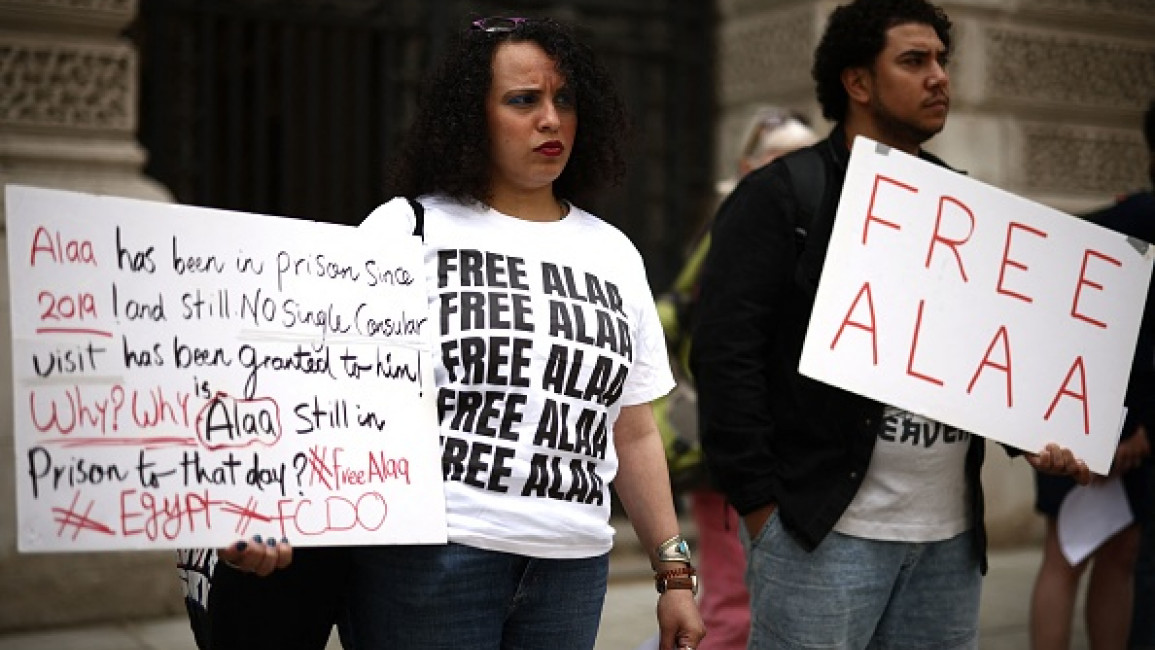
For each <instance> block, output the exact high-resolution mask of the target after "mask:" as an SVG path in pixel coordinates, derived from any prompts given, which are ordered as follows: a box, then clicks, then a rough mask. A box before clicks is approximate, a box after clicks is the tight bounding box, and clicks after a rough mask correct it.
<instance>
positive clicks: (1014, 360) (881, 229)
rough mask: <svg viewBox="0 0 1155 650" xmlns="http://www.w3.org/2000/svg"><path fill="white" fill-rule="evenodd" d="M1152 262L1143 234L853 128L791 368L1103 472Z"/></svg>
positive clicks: (1109, 459) (1117, 421) (1116, 432)
mask: <svg viewBox="0 0 1155 650" xmlns="http://www.w3.org/2000/svg"><path fill="white" fill-rule="evenodd" d="M1151 262H1152V253H1151V250H1150V248H1149V246H1148V245H1147V244H1146V243H1144V242H1138V241H1134V240H1128V238H1126V237H1124V236H1122V235H1119V234H1117V233H1114V232H1111V231H1109V230H1107V229H1104V228H1101V227H1099V226H1096V225H1094V224H1091V223H1088V222H1085V221H1082V220H1080V219H1077V218H1075V217H1072V216H1069V215H1066V214H1063V213H1061V212H1058V211H1056V210H1052V209H1050V208H1047V207H1046V206H1043V205H1039V204H1036V203H1033V202H1031V201H1028V200H1026V199H1023V198H1021V197H1017V196H1014V195H1012V194H1009V193H1007V192H1004V191H1002V190H999V189H997V188H993V187H990V186H988V185H984V184H983V183H980V182H978V181H975V180H972V179H969V178H967V177H966V176H964V175H961V174H957V173H955V172H952V171H949V170H946V169H943V168H940V167H937V166H935V165H931V164H929V163H926V162H923V161H921V160H919V159H918V158H915V157H913V156H909V155H906V154H904V153H902V152H899V151H895V150H893V149H889V148H887V147H883V146H881V145H878V144H877V143H875V142H872V141H870V140H867V139H864V138H858V139H856V140H855V143H854V148H853V152H852V156H851V161H850V165H849V167H848V169H847V175H846V183H845V185H844V186H843V192H842V199H841V203H840V204H839V207H838V216H837V220H836V222H835V225H834V230H833V233H832V235H831V239H830V246H829V249H828V251H827V257H826V264H825V267H824V269H823V272H822V278H821V282H820V283H819V287H818V294H817V297H816V301H815V306H814V312H813V315H812V317H811V321H810V328H809V331H808V333H807V337H806V342H805V346H804V349H803V353H802V361H801V363H800V365H799V371H800V372H801V373H802V374H804V375H807V376H809V377H812V378H814V379H818V380H821V381H824V382H827V383H830V384H833V385H835V386H838V387H840V388H844V389H846V390H850V391H853V392H856V393H859V394H862V395H866V396H868V397H871V398H874V399H877V400H879V401H881V402H884V403H887V404H891V405H894V406H897V407H900V408H903V409H906V410H908V411H911V412H914V413H918V414H921V415H924V416H926V417H929V418H933V419H936V420H939V421H941V422H944V423H946V424H949V425H952V426H955V427H959V428H961V429H966V430H969V431H971V432H974V433H976V434H979V435H982V436H985V437H988V438H991V439H994V440H998V441H1001V442H1004V443H1007V444H1009V445H1012V446H1014V447H1018V448H1020V449H1024V450H1027V451H1039V450H1040V449H1042V447H1043V446H1044V445H1045V444H1046V443H1048V442H1057V443H1059V444H1061V445H1063V446H1065V447H1069V448H1070V449H1071V450H1072V451H1073V452H1074V453H1075V455H1076V456H1078V457H1079V458H1082V459H1084V460H1085V461H1086V462H1087V465H1088V467H1090V469H1091V470H1092V471H1094V472H1096V473H1098V474H1106V473H1107V472H1108V471H1109V469H1110V466H1111V462H1112V459H1113V456H1114V452H1115V446H1116V444H1117V442H1118V438H1119V433H1120V425H1121V423H1122V421H1121V418H1122V413H1123V395H1124V392H1125V390H1126V387H1127V379H1128V375H1129V371H1130V368H1131V359H1132V355H1133V354H1134V351H1135V342H1136V338H1137V335H1138V328H1139V321H1140V318H1141V315H1142V310H1143V304H1144V301H1145V299H1146V295H1147V284H1148V282H1149V280H1150V276H1151ZM914 444H917V441H914Z"/></svg>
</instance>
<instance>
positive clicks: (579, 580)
mask: <svg viewBox="0 0 1155 650" xmlns="http://www.w3.org/2000/svg"><path fill="white" fill-rule="evenodd" d="M608 574H609V555H608V554H606V555H600V556H598V557H592V558H583V559H576V560H543V559H536V558H529V557H524V556H520V555H512V554H509V553H500V552H497V551H487V550H483V549H478V548H473V547H470V546H464V545H462V544H452V543H451V544H448V545H445V546H442V545H433V546H371V547H362V548H357V549H354V552H353V562H352V576H353V580H352V582H353V586H352V596H351V598H350V599H349V600H350V604H349V619H348V623H349V629H348V630H347V631H348V632H349V634H350V636H351V640H352V642H353V646H354V647H356V648H357V650H376V649H378V648H380V649H382V650H392V649H393V648H407V649H412V650H457V649H460V648H469V650H541V649H542V648H549V649H550V650H590V649H591V648H593V647H594V639H595V638H597V633H598V622H599V621H600V620H601V614H602V603H603V601H604V600H605V594H606V579H607V577H608Z"/></svg>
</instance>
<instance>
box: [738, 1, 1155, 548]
mask: <svg viewBox="0 0 1155 650" xmlns="http://www.w3.org/2000/svg"><path fill="white" fill-rule="evenodd" d="M842 2H843V0H718V8H719V15H720V24H719V28H718V29H719V38H718V42H719V57H718V66H719V71H718V74H717V77H718V79H719V80H720V82H719V87H718V89H717V97H718V102H719V121H718V124H717V129H718V131H717V138H716V143H717V144H716V152H717V156H716V157H717V160H718V166H717V178H718V179H724V178H726V177H728V176H730V175H731V174H732V173H733V167H734V163H733V161H734V160H735V159H736V156H737V145H736V140H737V139H738V138H739V137H740V130H741V129H742V128H743V127H744V126H745V124H746V120H747V118H748V116H749V115H750V113H751V112H752V111H753V110H754V107H755V106H756V105H757V104H760V103H770V104H778V105H782V106H787V107H792V108H796V109H801V110H803V111H804V112H807V113H809V114H810V115H811V116H812V117H814V118H816V125H817V126H818V130H819V131H820V132H825V131H826V130H828V129H829V127H830V126H831V125H829V124H826V123H825V122H824V121H823V120H822V118H821V116H820V114H819V112H818V110H817V106H816V103H815V100H814V88H813V82H812V81H811V80H810V78H809V70H810V65H811V62H812V57H813V52H814V47H815V46H816V45H817V42H818V38H819V37H820V36H821V33H822V30H823V29H824V27H825V21H826V16H827V15H828V14H829V12H830V11H831V10H832V9H833V8H834V7H835V6H836V5H837V4H842ZM939 4H940V5H941V6H942V7H943V8H944V9H945V10H946V11H947V13H948V14H949V15H950V18H951V20H952V22H953V23H954V25H955V29H954V40H955V45H956V47H955V52H954V53H953V56H952V63H951V82H952V83H951V86H952V98H951V100H952V108H951V117H950V119H949V120H948V124H947V127H946V129H944V131H943V132H942V133H941V134H940V135H939V136H937V137H936V138H934V139H933V140H931V141H930V142H929V143H928V148H929V149H931V150H933V151H934V152H935V153H938V154H939V155H941V156H942V157H943V158H945V159H946V160H947V161H949V162H950V163H951V164H953V165H955V166H957V167H959V168H962V169H965V170H967V172H968V173H969V174H970V175H971V176H973V177H975V178H978V179H979V180H982V181H984V182H987V183H990V184H992V185H995V186H997V187H1000V188H1003V189H1005V190H1008V191H1010V192H1014V193H1016V194H1019V195H1022V196H1025V197H1027V198H1030V199H1032V200H1035V201H1039V202H1042V203H1045V204H1048V205H1051V206H1053V207H1056V208H1058V209H1061V210H1066V211H1069V212H1075V213H1078V212H1083V211H1087V210H1090V209H1092V208H1096V207H1100V206H1103V205H1106V204H1108V203H1109V202H1110V201H1112V200H1113V198H1114V197H1115V196H1117V195H1119V194H1121V193H1124V192H1127V191H1131V190H1136V189H1141V188H1143V187H1145V186H1146V185H1147V184H1148V181H1147V179H1146V170H1147V156H1148V153H1147V147H1146V145H1145V144H1144V142H1143V137H1142V134H1141V131H1140V125H1141V119H1142V113H1143V111H1144V110H1145V109H1146V107H1147V105H1148V102H1150V101H1151V100H1152V99H1155V39H1152V38H1151V34H1155V0H941V2H940V3H939ZM988 458H989V459H990V460H988V462H987V465H986V467H985V469H984V483H985V484H986V487H987V494H988V498H987V507H988V512H987V524H988V527H989V528H990V532H991V536H992V541H993V542H995V543H1017V542H1022V541H1027V540H1030V541H1037V540H1038V539H1039V536H1040V534H1041V525H1040V521H1039V519H1038V517H1037V516H1036V515H1034V513H1033V510H1032V503H1033V497H1034V488H1033V484H1032V479H1031V474H1030V470H1029V469H1028V468H1027V466H1026V463H1024V462H1022V461H1021V460H1019V461H1008V460H1007V459H1006V458H1005V457H1003V454H1001V452H1000V451H998V450H997V449H995V448H992V449H991V451H990V453H989V454H988Z"/></svg>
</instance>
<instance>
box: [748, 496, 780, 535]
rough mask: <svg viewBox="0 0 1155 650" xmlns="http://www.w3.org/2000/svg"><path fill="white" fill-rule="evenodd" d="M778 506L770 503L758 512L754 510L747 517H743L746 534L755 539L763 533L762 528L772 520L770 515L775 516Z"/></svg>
mask: <svg viewBox="0 0 1155 650" xmlns="http://www.w3.org/2000/svg"><path fill="white" fill-rule="evenodd" d="M776 507H777V505H775V504H773V503H768V504H766V505H764V506H762V507H761V508H758V509H757V510H752V511H751V512H750V513H749V514H747V515H746V516H745V517H742V523H744V524H746V534H747V535H749V536H750V539H754V538H755V537H757V536H758V533H759V532H761V530H762V527H763V526H765V525H766V522H767V521H769V520H770V515H772V514H774V509H775V508H776Z"/></svg>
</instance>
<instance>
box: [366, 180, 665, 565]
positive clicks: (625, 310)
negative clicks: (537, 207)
mask: <svg viewBox="0 0 1155 650" xmlns="http://www.w3.org/2000/svg"><path fill="white" fill-rule="evenodd" d="M420 202H421V203H422V205H424V207H425V223H424V234H425V243H426V246H425V269H426V281H427V286H428V290H429V293H430V298H429V305H430V314H431V318H434V319H435V323H434V324H435V331H436V342H435V344H434V352H433V354H434V357H435V363H434V369H435V370H434V373H435V384H436V389H437V406H438V418H439V421H440V434H441V449H442V468H443V473H444V478H445V498H446V510H447V523H448V535H449V540H450V541H452V542H458V543H462V544H467V545H469V546H474V547H479V548H485V549H490V550H496V551H504V552H509V553H517V554H521V555H526V556H531V557H542V558H578V557H592V556H595V555H600V554H603V553H606V552H607V551H609V549H610V547H611V546H612V543H613V529H612V527H611V526H610V525H609V512H610V491H609V484H610V482H611V481H613V479H614V477H615V476H616V474H617V471H618V458H617V453H616V451H615V448H614V444H613V427H614V422H615V421H616V419H617V416H618V413H619V412H620V410H621V408H622V407H623V406H630V405H637V404H645V403H648V402H650V401H652V400H654V399H656V398H658V397H660V396H662V395H664V394H666V393H667V392H669V391H670V390H671V389H672V388H673V386H674V380H673V376H672V374H671V372H670V367H669V362H668V360H667V359H668V357H667V356H666V350H665V339H664V337H663V334H662V330H661V325H660V324H659V322H658V316H657V312H656V310H655V308H654V301H653V296H652V294H651V292H650V288H649V285H648V282H647V279H646V274H645V268H644V264H643V262H642V258H641V255H640V254H639V253H638V251H637V249H636V248H635V247H634V245H633V244H632V243H631V242H630V241H629V239H628V238H626V236H625V235H623V234H622V233H621V232H620V231H619V230H617V229H616V228H614V227H612V226H610V225H609V224H606V223H605V222H603V221H601V220H600V219H598V218H597V217H594V216H593V215H591V214H589V213H588V212H585V211H583V210H581V209H579V208H577V207H576V206H571V208H570V210H569V214H568V215H566V216H565V218H564V219H562V220H560V221H556V222H545V223H543V222H532V221H526V220H523V219H518V218H516V217H512V216H508V215H505V214H501V213H499V212H497V211H495V210H492V209H490V208H488V207H486V206H484V205H481V204H462V203H460V202H457V201H454V200H452V199H449V198H446V197H440V196H423V197H421V198H420ZM400 203H401V204H404V201H401V202H400ZM378 211H379V212H391V211H398V212H401V210H399V208H398V201H396V200H395V201H391V202H390V203H387V204H385V205H383V206H381V207H380V208H378ZM404 211H405V212H408V206H407V205H405V206H404ZM372 218H374V215H370V219H372ZM405 226H407V227H408V228H409V229H410V230H412V221H410V222H409V223H407V224H403V227H405Z"/></svg>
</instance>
